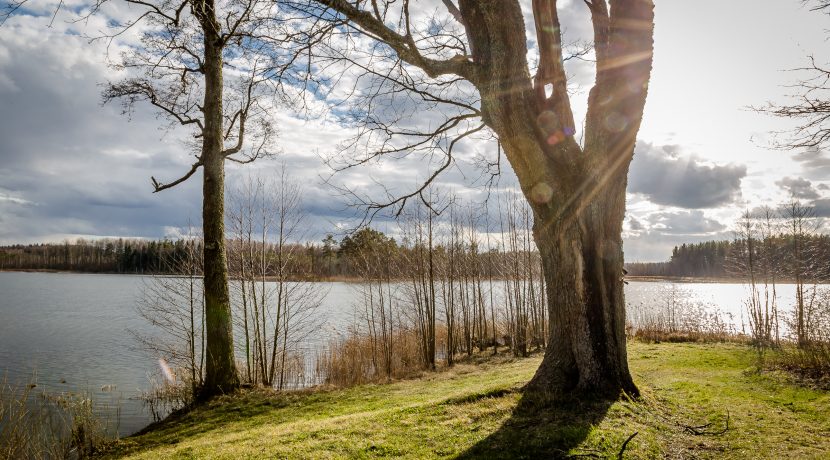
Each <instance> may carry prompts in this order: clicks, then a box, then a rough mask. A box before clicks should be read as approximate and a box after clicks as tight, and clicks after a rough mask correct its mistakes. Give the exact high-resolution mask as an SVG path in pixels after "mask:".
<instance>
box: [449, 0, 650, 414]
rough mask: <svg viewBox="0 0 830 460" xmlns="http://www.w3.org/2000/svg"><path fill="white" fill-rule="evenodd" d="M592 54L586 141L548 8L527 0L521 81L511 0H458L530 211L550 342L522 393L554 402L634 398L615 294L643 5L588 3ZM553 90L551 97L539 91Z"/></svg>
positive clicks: (646, 47) (640, 99)
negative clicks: (534, 62)
mask: <svg viewBox="0 0 830 460" xmlns="http://www.w3.org/2000/svg"><path fill="white" fill-rule="evenodd" d="M586 4H587V5H588V7H589V9H590V10H591V14H592V23H593V25H594V32H595V34H594V38H595V42H596V43H595V47H596V52H597V78H596V84H595V86H594V87H593V89H592V90H591V92H590V95H589V98H588V113H587V116H586V124H585V132H584V144H583V145H580V144H579V143H577V142H576V140H575V139H574V137H573V135H574V133H575V132H576V125H575V123H574V118H573V114H572V112H571V107H570V102H569V99H568V93H567V83H566V75H565V70H564V65H563V62H562V56H561V49H560V47H561V45H560V44H561V37H560V35H559V34H560V32H559V29H560V27H559V19H558V13H557V5H556V2H555V1H553V0H534V1H533V12H534V18H535V20H536V32H537V38H538V43H539V44H540V45H539V47H540V63H539V66H538V71H537V74H536V76H535V77H534V78H531V77H530V75H529V71H528V65H527V60H526V54H527V53H526V50H527V48H526V35H525V32H524V30H523V27H522V25H523V24H524V19H523V13H522V10H521V8H520V5H519V2H515V1H503V0H481V1H474V0H460V1H459V7H460V10H461V13H462V14H463V16H464V18H465V21H466V23H465V25H466V26H467V33H468V38H469V39H470V41H471V42H472V43H473V46H472V48H473V60H474V62H475V63H476V64H477V66H478V67H477V68H478V69H481V72H480V73H478V74H476V75H474V76H473V83H474V84H475V85H476V87H477V88H478V90H479V92H480V94H481V109H482V118H483V120H484V122H485V123H486V124H487V125H488V126H489V127H490V128H491V129H493V131H495V132H496V133H497V134H498V136H499V141H500V142H501V145H502V147H503V148H504V152H505V154H506V156H507V159H508V161H509V162H510V165H511V166H512V167H513V170H514V171H515V172H516V175H517V176H518V178H519V183H520V185H521V188H522V192H523V193H524V195H525V197H526V198H527V199H528V202H529V203H530V204H531V207H532V209H533V213H534V238H535V241H536V244H537V246H538V248H539V251H540V254H541V257H542V260H543V269H544V277H545V282H546V288H545V289H546V293H547V296H546V297H547V304H548V312H549V315H548V318H549V319H548V321H549V335H550V340H549V345H548V347H547V349H546V351H545V358H544V360H543V361H542V364H541V366H540V367H539V370H538V371H537V372H536V375H535V376H534V377H533V379H532V380H531V381H530V383H529V384H528V389H529V390H531V391H535V392H540V393H545V394H548V395H551V396H554V397H559V396H573V395H576V394H594V395H598V396H602V397H612V398H613V397H616V396H618V395H619V394H620V392H622V391H625V392H627V393H630V394H637V393H638V391H637V387H636V386H635V385H634V382H633V380H632V378H631V374H630V372H629V370H628V364H627V356H626V343H625V301H624V298H623V281H622V275H623V252H622V237H621V233H622V221H623V218H624V216H625V187H626V176H627V173H628V166H629V164H630V162H631V159H632V157H633V151H634V145H635V142H636V136H637V132H638V130H639V127H640V122H641V120H642V115H643V107H644V104H645V99H646V92H647V87H648V79H649V75H650V72H651V62H652V49H653V41H652V31H653V7H654V6H653V4H652V3H651V1H650V0H616V1H614V2H612V3H611V11H610V13H609V11H608V10H607V9H606V5H607V4H606V2H604V1H603V2H590V3H587V2H586ZM547 87H552V91H551V92H550V94H549V95H548V94H547V91H546V88H547Z"/></svg>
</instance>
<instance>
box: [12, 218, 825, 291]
mask: <svg viewBox="0 0 830 460" xmlns="http://www.w3.org/2000/svg"><path fill="white" fill-rule="evenodd" d="M375 240H384V241H385V242H386V243H387V244H388V247H389V248H390V250H391V251H397V252H401V253H403V252H407V251H410V250H411V248H409V249H408V248H407V247H406V246H405V245H398V244H397V243H396V242H395V241H394V240H393V239H392V238H389V237H387V236H386V235H384V234H383V233H382V232H379V231H376V230H372V229H364V230H362V231H360V232H357V233H355V234H353V235H352V236H346V237H344V238H343V239H342V240H341V241H340V242H338V241H337V240H335V239H334V238H333V237H332V236H331V235H329V236H327V237H326V239H325V240H323V241H322V242H321V243H318V244H312V243H306V244H303V245H300V244H295V245H293V246H291V248H290V252H291V253H292V257H291V263H290V265H289V266H288V267H286V269H287V270H288V272H289V273H290V274H291V276H292V277H294V278H302V279H326V278H337V277H344V278H351V277H358V276H359V273H357V272H356V270H355V268H354V263H353V261H352V260H351V256H352V255H353V254H354V253H356V252H358V251H359V249H360V247H361V246H364V245H367V244H373V243H375V242H376V241H375ZM768 244H769V245H770V246H771V247H772V251H773V252H774V253H775V254H777V257H776V258H778V259H780V260H781V263H782V264H784V263H785V261H786V258H787V254H788V253H789V251H790V250H791V246H792V240H791V238H787V237H786V236H778V237H773V238H770V239H769V242H768ZM806 245H807V246H808V247H809V248H810V251H809V259H810V260H813V261H815V262H814V263H813V264H810V265H815V267H816V268H820V270H819V272H815V271H814V272H815V273H816V275H815V277H816V278H819V279H825V280H826V279H830V267H828V265H830V264H827V263H822V261H827V260H830V236H828V235H822V234H818V235H814V236H811V237H809V239H808V241H807V243H806ZM229 247H230V248H233V242H232V241H230V242H229ZM272 250H273V251H276V249H275V248H268V247H266V252H268V251H272ZM436 250H437V251H441V250H442V248H441V247H440V246H438V247H436ZM231 252H232V249H231ZM744 252H745V242H744V240H733V241H727V240H724V241H706V242H702V243H695V244H682V245H680V246H675V247H674V249H673V250H672V255H671V259H670V260H668V261H665V262H632V263H628V264H626V269H627V271H628V273H627V274H628V276H655V277H703V278H732V277H736V278H737V277H741V276H742V272H741V270H740V267H737V266H736V264H735V262H734V261H733V259H734V258H735V257H734V255H735V254H743V253H744ZM200 253H201V242H200V241H199V240H185V239H181V240H138V239H101V240H82V239H79V240H77V241H74V242H68V241H67V242H64V243H49V244H30V245H11V246H0V270H56V271H76V272H87V273H128V274H179V273H180V272H181V270H180V269H178V268H177V267H180V266H182V264H181V262H182V261H184V260H186V259H190V258H192V255H193V254H200ZM488 254H489V256H488ZM499 254H501V252H500V251H490V252H485V251H482V252H481V253H479V256H480V257H494V256H495V258H499V257H498V255H499ZM501 255H502V256H503V254H501ZM230 257H231V259H233V255H232V254H231V255H230ZM821 267H823V268H821Z"/></svg>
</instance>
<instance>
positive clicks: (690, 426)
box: [109, 342, 830, 459]
mask: <svg viewBox="0 0 830 460" xmlns="http://www.w3.org/2000/svg"><path fill="white" fill-rule="evenodd" d="M629 358H630V362H631V367H632V371H633V373H634V375H635V379H636V380H637V383H638V385H639V386H640V389H641V391H642V392H643V396H642V398H641V399H640V400H639V401H637V402H633V401H621V402H617V403H614V404H612V405H607V404H598V405H584V404H583V405H580V406H579V407H574V405H564V406H563V405H558V406H553V407H545V406H543V405H540V404H537V403H532V402H530V403H529V402H527V401H523V400H522V397H521V393H520V391H519V389H520V387H521V385H522V384H523V383H524V382H526V381H527V380H528V379H529V378H530V377H531V376H532V374H533V372H534V371H535V369H536V366H537V365H538V363H539V360H540V358H539V357H535V358H528V359H520V360H511V359H507V358H502V359H500V360H496V361H490V362H484V363H479V364H465V365H459V366H458V367H457V368H456V369H455V370H453V371H451V372H447V373H442V374H435V375H430V376H429V377H427V378H424V379H421V380H413V381H402V382H396V383H393V384H388V385H366V386H360V387H356V388H352V389H347V390H337V391H321V392H315V393H307V394H289V395H279V396H274V395H273V394H270V395H269V394H265V393H261V392H250V393H247V394H245V395H243V396H238V397H234V398H225V399H221V400H219V401H216V402H214V403H212V404H211V405H209V406H207V407H204V408H200V409H198V410H196V411H194V412H191V413H189V414H187V415H184V416H182V417H180V418H178V419H174V420H169V421H166V422H164V423H162V424H160V425H159V426H156V427H154V428H153V429H152V430H150V431H148V432H147V433H144V434H142V435H140V436H135V437H132V438H128V439H125V440H122V441H120V442H119V443H118V444H116V445H115V446H114V447H113V448H112V450H111V451H110V452H109V455H110V456H111V457H129V458H147V459H150V458H152V459H155V458H375V457H408V458H430V457H460V458H539V457H543V458H551V457H567V456H573V457H578V458H618V456H619V453H620V451H621V449H622V446H623V444H624V443H625V441H626V440H627V439H629V438H630V437H631V436H632V435H634V433H636V435H634V437H633V438H631V439H630V441H629V442H628V443H627V444H626V445H625V450H624V457H625V458H665V457H669V458H830V394H828V393H827V392H822V391H817V390H811V389H807V388H804V387H799V386H796V385H793V384H790V383H788V382H787V381H786V379H785V377H784V376H782V375H776V374H770V373H764V374H760V375H759V374H757V373H755V372H754V371H753V370H754V367H753V355H752V351H751V349H749V348H748V347H746V346H743V345H735V344H732V345H699V344H666V343H664V344H644V343H638V342H635V343H633V344H631V346H630V349H629Z"/></svg>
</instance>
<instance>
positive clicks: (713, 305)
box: [0, 272, 794, 435]
mask: <svg viewBox="0 0 830 460" xmlns="http://www.w3.org/2000/svg"><path fill="white" fill-rule="evenodd" d="M150 279H151V277H145V276H137V275H92V274H70V273H18V272H0V376H2V375H3V374H2V373H5V376H6V378H7V379H8V381H10V382H13V383H18V384H19V383H28V382H35V383H36V384H37V385H38V387H41V388H45V389H46V390H47V391H50V392H63V391H71V392H78V391H86V392H89V394H90V395H91V396H92V397H93V398H94V401H95V407H96V410H97V411H98V413H99V414H102V415H103V416H104V418H108V419H109V420H111V421H112V424H116V421H117V429H118V431H119V433H120V434H121V435H127V434H131V433H134V432H135V431H138V430H139V429H141V428H143V427H144V426H146V425H147V424H148V423H150V421H151V417H150V414H149V413H148V412H147V411H146V410H145V409H144V408H143V407H142V403H141V402H140V401H139V400H137V399H136V396H137V395H139V394H140V392H141V391H142V390H146V389H148V388H149V386H150V378H151V377H152V376H153V375H155V374H156V373H157V368H158V363H157V361H156V360H155V359H154V358H153V357H152V356H150V355H149V354H148V353H147V352H146V351H144V350H142V349H140V347H138V344H137V342H136V340H135V338H134V337H133V335H132V334H131V332H130V331H138V332H142V331H145V332H149V331H150V326H149V324H148V323H147V322H146V321H145V320H144V319H142V318H141V317H140V316H139V315H138V314H137V311H136V307H137V304H138V302H139V300H140V298H141V296H142V292H143V288H144V286H145V285H146V283H147V282H148V281H149V280H150ZM319 284H320V288H321V289H324V290H326V292H327V293H326V295H325V297H324V299H323V302H322V306H321V308H320V309H319V314H320V315H321V317H322V319H323V320H324V324H323V326H322V327H320V328H317V329H316V332H315V333H314V334H313V335H312V336H310V337H309V338H308V342H309V344H308V346H309V348H313V347H315V346H318V345H320V344H323V343H325V342H326V340H328V339H329V338H330V337H332V335H333V334H336V333H337V332H345V330H346V328H347V327H348V325H350V324H352V322H353V321H354V314H353V305H354V304H355V303H356V300H357V295H356V292H355V289H354V287H353V286H354V285H351V284H349V283H319ZM673 286H674V287H673ZM778 290H779V304H780V305H781V306H782V307H781V308H782V310H784V309H786V308H789V307H790V306H791V305H792V302H793V298H794V287H793V285H782V286H779V289H778ZM672 292H674V294H673V295H674V297H676V298H680V299H682V300H683V301H684V302H688V303H690V304H699V305H701V306H702V307H703V308H705V309H707V310H708V311H710V312H713V311H719V312H720V313H721V316H722V317H723V318H725V319H726V320H727V321H729V322H730V324H731V326H732V327H733V328H734V329H735V330H736V331H738V332H740V331H741V328H742V327H743V323H744V322H745V321H744V319H743V318H744V317H745V316H746V315H745V313H744V309H743V306H742V305H743V299H744V298H745V296H746V288H745V286H743V285H741V284H729V283H677V284H676V285H675V283H671V282H667V281H657V282H655V281H649V282H645V281H631V282H630V283H629V284H628V285H627V286H626V300H627V302H628V303H629V304H630V305H631V308H630V309H629V310H632V309H636V308H647V307H648V306H651V305H656V304H663V303H665V302H666V301H667V300H666V299H667V298H668V297H667V296H670V295H672V294H671V293H672Z"/></svg>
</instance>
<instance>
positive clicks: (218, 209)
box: [199, 8, 239, 400]
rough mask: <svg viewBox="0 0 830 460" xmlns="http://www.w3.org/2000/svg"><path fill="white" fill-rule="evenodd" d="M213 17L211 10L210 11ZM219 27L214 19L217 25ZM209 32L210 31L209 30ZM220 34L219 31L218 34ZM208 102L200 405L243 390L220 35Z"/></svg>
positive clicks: (209, 62)
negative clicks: (229, 244)
mask: <svg viewBox="0 0 830 460" xmlns="http://www.w3.org/2000/svg"><path fill="white" fill-rule="evenodd" d="M210 11H211V12H212V8H211V9H210ZM213 21H214V22H215V19H213ZM205 30H210V28H209V27H205ZM217 30H218V28H217ZM204 66H205V100H204V109H203V110H204V116H205V118H204V120H205V129H204V139H203V143H202V163H203V170H204V181H203V198H202V199H203V202H202V225H203V232H204V265H205V268H204V273H205V329H206V331H205V334H206V336H207V346H206V349H205V354H206V357H205V358H206V359H205V381H204V384H203V385H202V389H201V391H200V394H199V399H201V400H205V399H208V398H210V397H211V396H215V395H218V394H223V393H228V392H232V391H234V390H236V389H237V388H238V387H239V376H238V375H237V371H236V363H235V361H234V355H233V330H232V321H231V302H230V294H229V292H228V261H227V256H226V254H225V158H224V155H223V153H222V150H223V139H222V48H221V44H220V43H219V39H218V37H217V36H216V35H215V34H212V33H206V34H205V63H204Z"/></svg>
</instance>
